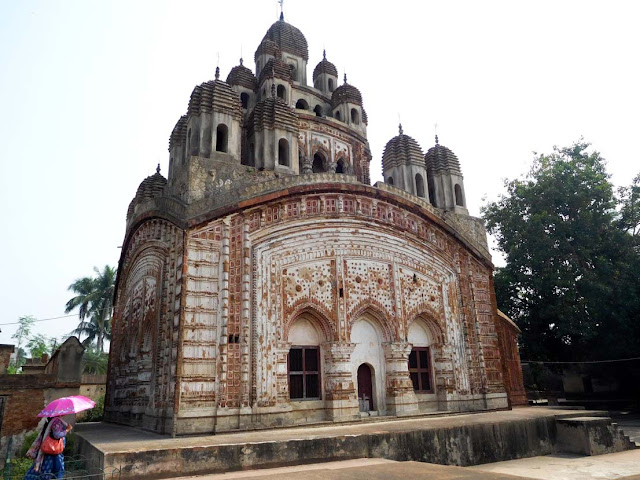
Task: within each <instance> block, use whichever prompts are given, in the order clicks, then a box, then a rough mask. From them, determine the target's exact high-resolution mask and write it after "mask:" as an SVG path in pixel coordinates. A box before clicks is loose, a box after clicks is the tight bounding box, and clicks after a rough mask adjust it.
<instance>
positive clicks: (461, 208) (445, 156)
mask: <svg viewBox="0 0 640 480" xmlns="http://www.w3.org/2000/svg"><path fill="white" fill-rule="evenodd" d="M424 159H425V164H426V167H427V175H428V186H429V197H430V198H431V203H433V204H434V205H435V206H436V207H438V208H443V209H446V210H454V211H455V212H456V213H461V214H464V215H468V214H469V212H468V211H467V200H466V197H465V193H464V183H463V179H462V170H461V169H460V162H459V161H458V157H457V156H456V155H455V153H453V152H452V151H451V150H450V149H448V148H447V147H445V146H443V145H440V143H439V141H438V136H437V135H436V144H435V146H433V147H431V148H430V149H429V150H428V151H427V154H426V155H425V157H424Z"/></svg>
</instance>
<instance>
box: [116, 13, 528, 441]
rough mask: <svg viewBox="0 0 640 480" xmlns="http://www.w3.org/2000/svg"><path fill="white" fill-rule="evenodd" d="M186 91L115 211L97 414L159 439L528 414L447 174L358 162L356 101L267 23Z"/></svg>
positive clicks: (297, 40)
mask: <svg viewBox="0 0 640 480" xmlns="http://www.w3.org/2000/svg"><path fill="white" fill-rule="evenodd" d="M254 60H255V66H256V69H255V74H254V72H253V71H252V70H251V69H249V68H248V67H246V66H245V65H244V64H243V60H242V59H241V60H240V63H239V65H237V66H236V67H234V68H233V69H232V70H231V71H230V72H229V74H228V76H227V78H226V80H222V79H221V78H220V72H219V69H217V70H216V74H215V78H214V79H213V80H211V81H207V82H205V83H202V84H201V85H199V86H196V87H195V88H194V90H193V93H192V94H191V98H190V99H189V103H188V107H187V111H186V114H185V115H184V116H182V117H181V118H180V119H179V120H178V121H177V123H176V125H175V127H174V129H173V131H172V132H171V135H170V139H169V171H168V175H167V178H165V177H164V176H163V175H162V174H161V173H160V169H159V167H158V171H157V173H156V174H154V175H152V176H150V177H148V178H146V179H145V180H144V181H143V182H142V183H141V184H140V187H139V188H138V191H137V192H136V195H135V197H134V199H133V200H132V201H131V204H130V206H129V209H128V211H127V223H126V233H125V239H124V243H123V248H122V255H121V258H120V262H119V267H118V278H117V285H116V297H115V313H114V318H113V326H112V340H111V355H110V364H109V372H108V383H107V395H106V400H105V420H106V421H110V422H116V423H121V424H126V425H132V426H139V427H142V428H145V429H149V430H153V431H156V432H160V433H170V434H174V435H181V434H191V433H212V432H217V431H229V430H239V429H240V430H242V429H253V428H264V427H271V426H281V425H294V424H304V423H313V422H321V421H347V420H358V419H360V418H363V417H369V416H374V415H380V416H385V415H386V416H405V415H420V414H422V413H426V412H434V411H443V412H447V411H454V412H461V411H477V410H487V409H500V408H508V407H509V406H511V405H515V404H520V403H523V402H524V401H525V396H524V388H523V386H522V376H521V373H520V370H519V368H520V364H519V358H518V353H517V345H516V335H517V327H516V326H515V324H513V323H512V322H511V321H510V320H509V319H508V318H506V317H505V316H504V315H502V314H500V313H499V312H498V310H497V308H496V300H495V293H494V287H493V277H492V270H493V265H492V262H491V257H490V254H489V251H488V248H487V240H486V231H485V228H484V224H483V222H482V220H480V219H478V218H474V217H471V216H469V214H468V211H467V205H466V197H465V190H464V183H463V175H462V170H461V167H460V162H459V160H458V158H457V157H456V155H455V154H454V153H453V152H452V151H451V150H450V149H448V148H446V147H444V146H443V145H441V144H440V143H439V141H438V138H437V137H436V139H435V144H434V146H433V147H431V148H429V149H428V151H427V152H426V154H425V153H424V152H423V150H422V148H421V147H420V145H419V144H418V142H417V141H416V140H414V139H413V138H412V137H410V136H409V135H407V134H405V133H404V131H403V129H402V126H400V127H399V132H398V135H396V136H395V137H393V138H392V139H391V140H389V142H388V143H387V145H386V147H385V149H384V153H383V157H382V166H383V176H384V182H378V183H376V184H375V185H373V186H371V185H370V178H369V164H370V162H371V160H372V155H371V153H370V149H369V144H368V141H367V124H368V118H367V113H366V111H365V109H364V102H363V97H362V94H361V92H360V91H359V90H358V89H357V88H356V87H355V86H353V85H351V84H350V83H348V81H347V78H346V75H345V76H344V77H343V79H342V80H341V82H340V81H339V77H338V71H337V69H336V67H335V66H334V65H333V64H332V63H331V62H330V61H329V60H328V59H327V55H326V54H324V55H323V58H322V59H321V60H320V61H319V63H318V64H317V65H316V66H315V68H314V69H313V74H312V78H311V82H308V78H307V69H308V66H307V62H308V61H309V54H308V46H307V41H306V39H305V37H304V35H303V34H302V32H300V30H298V29H297V28H295V27H294V26H292V25H290V24H289V23H287V22H286V21H285V20H284V17H283V16H281V17H280V19H279V20H278V21H276V22H275V23H274V24H273V25H271V27H270V28H269V29H268V30H267V33H266V34H265V36H264V38H263V40H262V42H261V43H260V45H259V46H258V48H257V50H256V52H255V56H254Z"/></svg>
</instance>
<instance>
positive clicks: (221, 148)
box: [216, 123, 229, 153]
mask: <svg viewBox="0 0 640 480" xmlns="http://www.w3.org/2000/svg"><path fill="white" fill-rule="evenodd" d="M228 136H229V129H228V128H227V126H226V125H225V124H224V123H221V124H219V125H218V128H216V152H224V153H226V152H227V141H228Z"/></svg>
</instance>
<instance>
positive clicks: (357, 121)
mask: <svg viewBox="0 0 640 480" xmlns="http://www.w3.org/2000/svg"><path fill="white" fill-rule="evenodd" d="M351 123H355V124H356V125H360V114H359V113H358V110H356V109H355V108H352V109H351Z"/></svg>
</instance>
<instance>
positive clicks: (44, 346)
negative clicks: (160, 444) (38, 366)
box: [27, 333, 51, 358]
mask: <svg viewBox="0 0 640 480" xmlns="http://www.w3.org/2000/svg"><path fill="white" fill-rule="evenodd" d="M50 344H51V339H49V338H48V337H47V336H46V335H43V334H41V333H38V334H36V335H33V336H32V337H30V338H29V341H28V342H27V350H29V353H30V354H31V358H40V357H42V355H43V354H44V353H48V352H49V350H50Z"/></svg>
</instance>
